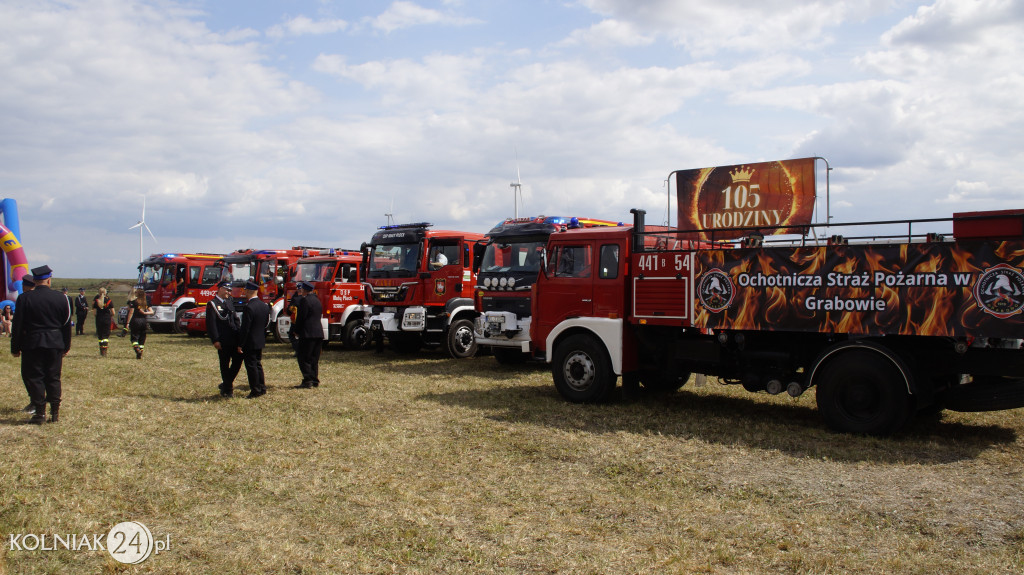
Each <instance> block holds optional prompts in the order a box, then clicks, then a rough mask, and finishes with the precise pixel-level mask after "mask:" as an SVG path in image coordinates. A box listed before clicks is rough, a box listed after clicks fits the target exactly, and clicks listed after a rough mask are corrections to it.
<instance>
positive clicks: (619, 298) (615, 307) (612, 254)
mask: <svg viewBox="0 0 1024 575" xmlns="http://www.w3.org/2000/svg"><path fill="white" fill-rule="evenodd" d="M623 251H624V250H623V246H622V245H621V240H619V242H616V241H615V240H603V241H599V242H597V270H596V271H597V273H596V276H595V277H594V316H595V317H611V318H621V317H625V315H626V314H625V310H624V309H623V308H624V307H625V303H626V298H625V291H624V285H623V282H622V280H621V277H622V273H623V271H622V262H621V259H622V258H621V257H620V256H619V254H621V253H623Z"/></svg>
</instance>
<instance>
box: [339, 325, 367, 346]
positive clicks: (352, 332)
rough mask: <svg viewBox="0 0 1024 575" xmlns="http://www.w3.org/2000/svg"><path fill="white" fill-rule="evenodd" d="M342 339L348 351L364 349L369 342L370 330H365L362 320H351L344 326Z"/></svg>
mask: <svg viewBox="0 0 1024 575" xmlns="http://www.w3.org/2000/svg"><path fill="white" fill-rule="evenodd" d="M342 338H343V341H344V342H345V347H347V348H348V349H365V348H366V345H367V344H368V343H369V342H370V330H368V329H366V324H364V323H363V320H361V319H353V320H350V321H349V322H348V323H346V324H345V331H344V332H343V334H342Z"/></svg>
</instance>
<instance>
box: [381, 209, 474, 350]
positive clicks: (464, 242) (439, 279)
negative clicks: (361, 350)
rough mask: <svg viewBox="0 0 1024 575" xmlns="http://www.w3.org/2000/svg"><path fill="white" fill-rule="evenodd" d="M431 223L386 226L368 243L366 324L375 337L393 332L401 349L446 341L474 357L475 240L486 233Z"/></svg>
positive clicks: (390, 338) (450, 347)
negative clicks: (437, 227)
mask: <svg viewBox="0 0 1024 575" xmlns="http://www.w3.org/2000/svg"><path fill="white" fill-rule="evenodd" d="M431 227H432V224H429V223H416V224H403V225H395V226H383V227H381V228H380V229H379V231H377V233H375V234H374V235H373V238H372V239H371V240H370V243H369V244H363V249H362V251H363V254H364V255H363V257H364V260H365V261H366V279H365V280H364V282H363V285H364V286H365V288H366V299H367V301H368V303H369V304H370V305H371V306H372V313H371V314H370V315H369V316H368V317H367V319H366V325H367V328H368V329H369V330H370V335H371V337H374V338H377V339H378V341H381V340H380V338H381V337H383V336H387V338H388V341H389V342H390V343H391V345H392V346H393V347H395V349H397V350H398V351H401V352H411V351H415V350H417V349H419V348H420V347H421V346H424V345H426V346H441V345H444V346H446V347H447V349H448V353H450V354H451V356H452V357H455V358H463V357H471V356H473V355H474V354H476V351H477V343H476V338H475V337H474V335H473V319H474V317H475V315H476V312H475V311H474V309H473V286H474V285H475V284H476V278H475V276H474V273H473V268H472V261H471V260H472V257H471V256H472V245H473V244H474V243H476V242H478V241H480V240H482V239H483V237H484V236H483V234H476V233H469V232H458V231H448V230H434V229H431Z"/></svg>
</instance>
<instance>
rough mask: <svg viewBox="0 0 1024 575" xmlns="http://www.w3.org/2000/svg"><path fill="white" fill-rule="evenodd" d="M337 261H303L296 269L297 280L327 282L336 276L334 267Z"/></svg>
mask: <svg viewBox="0 0 1024 575" xmlns="http://www.w3.org/2000/svg"><path fill="white" fill-rule="evenodd" d="M337 265H338V263H337V262H306V263H301V264H299V265H298V267H297V268H296V270H295V277H294V278H293V279H294V281H296V282H327V281H331V279H332V278H333V277H334V267H335V266H337Z"/></svg>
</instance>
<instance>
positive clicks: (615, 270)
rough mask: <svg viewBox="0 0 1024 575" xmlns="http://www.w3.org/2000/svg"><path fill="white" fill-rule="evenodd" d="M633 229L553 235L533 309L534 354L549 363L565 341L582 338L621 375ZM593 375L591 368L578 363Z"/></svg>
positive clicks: (532, 338)
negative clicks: (599, 345)
mask: <svg viewBox="0 0 1024 575" xmlns="http://www.w3.org/2000/svg"><path fill="white" fill-rule="evenodd" d="M630 232H631V228H629V227H616V228H591V229H578V230H570V231H566V232H564V233H557V234H552V235H551V237H550V239H549V241H548V247H547V258H546V260H547V261H546V264H545V267H544V268H543V273H542V274H540V275H539V276H538V277H537V283H536V287H535V289H534V297H533V302H532V306H531V312H532V315H533V322H532V324H531V331H530V339H531V340H532V342H533V344H532V345H533V352H534V353H535V354H537V355H540V356H543V357H545V358H546V360H547V361H551V359H552V351H553V350H554V349H555V348H556V347H557V345H558V344H559V343H561V342H562V341H564V340H565V339H567V338H570V337H573V336H574V335H579V334H583V333H588V334H591V336H593V337H596V338H599V339H600V341H601V342H603V344H604V346H605V347H606V348H607V349H608V357H607V358H606V359H607V361H608V362H610V363H609V364H608V365H607V366H605V367H606V368H607V369H610V370H612V371H613V372H614V373H622V365H623V355H624V353H627V352H628V351H629V350H624V349H623V345H622V342H623V336H622V335H623V329H624V320H625V317H626V316H627V315H628V313H629V308H628V301H627V293H626V290H625V282H624V281H623V279H624V278H625V276H626V275H627V273H628V266H627V263H626V262H627V261H628V257H627V256H628V253H629V241H630V238H631V234H630ZM577 367H578V368H580V369H587V370H592V369H594V368H595V366H593V365H588V364H579V365H577Z"/></svg>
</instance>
